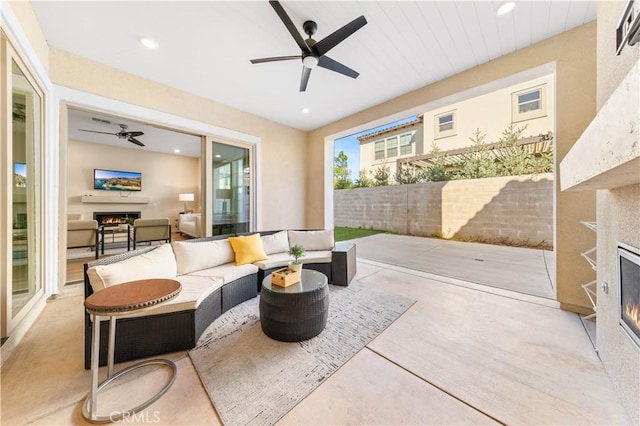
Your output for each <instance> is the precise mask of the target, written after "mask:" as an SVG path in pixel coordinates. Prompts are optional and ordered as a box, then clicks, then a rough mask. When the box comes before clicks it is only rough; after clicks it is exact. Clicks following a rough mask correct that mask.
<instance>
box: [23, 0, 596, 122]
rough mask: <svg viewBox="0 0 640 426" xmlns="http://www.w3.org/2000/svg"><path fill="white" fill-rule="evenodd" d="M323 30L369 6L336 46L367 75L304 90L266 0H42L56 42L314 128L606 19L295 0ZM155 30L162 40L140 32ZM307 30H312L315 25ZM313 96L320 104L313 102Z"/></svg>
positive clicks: (323, 74) (527, 4)
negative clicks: (148, 42) (147, 44)
mask: <svg viewBox="0 0 640 426" xmlns="http://www.w3.org/2000/svg"><path fill="white" fill-rule="evenodd" d="M281 3H282V5H283V7H284V9H285V10H286V11H287V13H288V14H289V16H290V17H291V19H292V21H293V22H294V24H295V25H296V26H298V27H299V30H300V33H301V34H303V32H302V23H303V22H304V21H305V20H308V19H313V20H314V21H316V22H317V24H318V32H317V33H316V34H315V36H314V38H315V39H316V40H318V41H319V40H321V39H322V38H324V37H325V36H327V35H328V34H330V33H331V32H333V31H335V30H336V29H338V28H340V27H341V26H343V25H344V24H346V23H347V22H349V21H351V20H353V19H355V18H356V17H358V16H360V15H364V16H365V17H366V19H367V21H368V24H367V25H366V26H364V27H363V28H362V29H360V30H359V31H357V32H356V33H355V34H353V35H352V36H351V37H349V38H348V39H346V40H345V41H344V42H343V43H341V44H339V45H338V46H336V47H335V48H334V49H333V50H331V52H330V53H329V54H328V55H329V56H330V57H331V58H333V59H335V60H337V61H339V62H342V63H344V64H345V65H347V66H349V67H351V68H353V69H355V70H356V71H358V72H360V76H359V77H358V79H356V80H353V79H351V78H348V77H345V76H342V75H340V74H337V73H334V72H331V71H328V70H326V69H322V68H316V69H314V70H313V72H312V73H311V78H310V81H309V86H308V88H307V91H306V92H304V93H300V92H299V91H298V86H299V81H300V73H301V69H302V65H301V64H300V63H299V62H297V61H287V62H272V63H264V64H256V65H253V64H250V63H249V59H252V58H260V57H268V56H284V55H297V54H299V48H298V47H297V45H296V43H295V42H294V41H293V39H292V38H291V36H290V34H289V33H288V32H287V30H286V28H285V27H284V25H283V24H282V22H281V21H280V20H279V18H278V16H277V15H276V14H275V12H274V10H273V9H272V8H271V7H270V5H269V4H268V3H267V2H266V1H264V2H255V1H251V2H242V1H234V2H217V1H202V2H179V1H173V2H166V1H159V2H154V1H144V2H124V1H122V2H94V1H90V2H61V1H46V2H45V1H35V2H34V3H33V7H34V10H35V12H36V15H37V18H38V20H39V21H40V23H41V24H42V28H43V31H44V34H45V36H46V38H47V40H48V42H49V43H50V45H51V46H53V47H55V48H58V49H62V50H65V51H69V52H72V53H75V54H77V55H80V56H83V57H86V58H89V59H93V60H95V61H98V62H102V63H105V64H107V65H110V66H113V67H115V68H118V69H122V70H124V71H127V72H130V73H133V74H137V75H141V76H143V77H145V78H149V79H151V80H155V81H158V82H161V83H164V84H166V85H169V86H172V87H176V88H179V89H182V90H184V91H187V92H190V93H194V94H197V95H199V96H203V97H206V98H209V99H212V100H215V101H217V102H221V103H223V104H226V105H230V106H232V107H235V108H238V109H240V110H244V111H248V112H251V113H254V114H257V115H259V116H263V117H266V118H269V119H271V120H274V121H277V122H280V123H284V124H286V125H289V126H292V127H295V128H299V129H302V130H312V129H315V128H318V127H320V126H322V125H324V124H327V123H330V122H332V121H335V120H338V119H340V118H343V117H345V116H348V115H350V114H353V113H356V112H358V111H361V110H363V109H366V108H369V107H371V106H374V105H376V104H379V103H381V102H384V101H387V100H389V99H392V98H394V97H396V96H399V95H401V94H404V93H407V92H410V91H412V90H415V89H417V88H420V87H423V86H425V85H427V84H430V83H433V82H435V81H438V80H441V79H443V78H446V77H448V76H451V75H454V74H457V73H459V72H461V71H464V70H467V69H470V68H473V67H475V66H477V65H479V64H482V63H485V62H488V61H491V60H494V59H496V58H498V57H500V56H503V55H506V54H508V53H510V52H513V51H515V50H518V49H522V48H524V47H527V46H529V45H531V44H534V43H537V42H539V41H542V40H545V39H547V38H549V37H553V36H555V35H557V34H559V33H562V32H564V31H567V30H570V29H572V28H574V27H576V26H579V25H582V24H585V23H588V22H589V21H592V20H594V19H595V16H596V3H595V1H579V0H570V1H548V0H540V1H516V5H515V8H514V9H513V11H512V12H510V13H508V14H506V15H504V16H498V15H497V14H496V11H497V9H498V8H499V7H500V6H501V5H502V4H503V2H497V1H332V2H325V1H283V2H281ZM141 36H150V37H152V38H154V39H155V40H156V41H157V42H158V43H159V48H158V49H155V50H147V49H145V48H143V47H142V46H141V44H140V43H139V38H140V37H141ZM304 38H306V36H305V37H304ZM302 108H309V109H310V111H311V112H310V113H308V114H303V113H301V109H302Z"/></svg>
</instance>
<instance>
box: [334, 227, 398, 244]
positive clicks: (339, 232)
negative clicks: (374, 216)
mask: <svg viewBox="0 0 640 426" xmlns="http://www.w3.org/2000/svg"><path fill="white" fill-rule="evenodd" d="M386 232H387V231H380V230H377V229H361V228H344V227H336V228H335V229H334V231H333V235H334V238H335V240H336V241H345V240H351V239H353V238H362V237H368V236H369V235H375V234H383V233H386Z"/></svg>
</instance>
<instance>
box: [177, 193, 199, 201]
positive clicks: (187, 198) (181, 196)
mask: <svg viewBox="0 0 640 426" xmlns="http://www.w3.org/2000/svg"><path fill="white" fill-rule="evenodd" d="M194 199H195V198H194V197H193V194H192V193H190V192H186V193H184V194H179V195H178V200H179V201H193V200H194Z"/></svg>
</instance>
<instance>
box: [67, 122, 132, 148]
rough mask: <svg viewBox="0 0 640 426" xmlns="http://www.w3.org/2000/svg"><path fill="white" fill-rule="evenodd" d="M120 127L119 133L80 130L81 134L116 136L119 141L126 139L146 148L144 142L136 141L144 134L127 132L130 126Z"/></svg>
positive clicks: (123, 125)
mask: <svg viewBox="0 0 640 426" xmlns="http://www.w3.org/2000/svg"><path fill="white" fill-rule="evenodd" d="M118 126H120V131H119V132H117V133H109V132H99V131H97V130H85V129H78V130H80V131H81V132H91V133H102V134H103V135H115V136H117V137H118V139H126V140H128V141H129V142H131V143H134V144H136V145H139V146H144V144H143V143H142V142H140V141H139V140H138V139H136V137H137V136H142V135H144V132H127V127H129V126H127V125H126V124H118Z"/></svg>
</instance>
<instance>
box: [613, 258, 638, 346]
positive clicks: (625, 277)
mask: <svg viewBox="0 0 640 426" xmlns="http://www.w3.org/2000/svg"><path fill="white" fill-rule="evenodd" d="M636 250H637V249H634V248H632V247H629V246H624V247H623V246H619V247H618V268H619V275H618V280H619V282H620V326H622V328H623V329H624V331H625V332H626V333H627V334H628V335H629V337H630V338H631V340H633V341H634V342H635V344H636V345H637V346H638V348H640V252H638V251H636Z"/></svg>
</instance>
